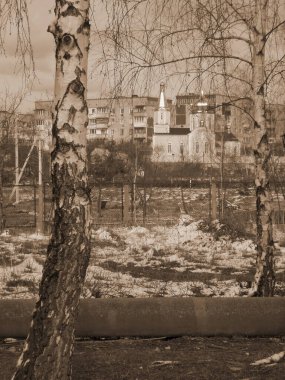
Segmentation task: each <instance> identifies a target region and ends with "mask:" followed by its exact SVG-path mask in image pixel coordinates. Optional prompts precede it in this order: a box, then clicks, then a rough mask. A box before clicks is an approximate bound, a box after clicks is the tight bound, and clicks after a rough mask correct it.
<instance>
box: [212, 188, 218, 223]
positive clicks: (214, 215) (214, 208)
mask: <svg viewBox="0 0 285 380" xmlns="http://www.w3.org/2000/svg"><path fill="white" fill-rule="evenodd" d="M216 219H217V185H216V182H215V181H212V182H211V221H213V220H216Z"/></svg>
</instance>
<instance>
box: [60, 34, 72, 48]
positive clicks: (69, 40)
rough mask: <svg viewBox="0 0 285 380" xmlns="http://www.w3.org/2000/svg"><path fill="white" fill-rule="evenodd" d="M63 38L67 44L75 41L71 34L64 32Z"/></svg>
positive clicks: (63, 41) (64, 43)
mask: <svg viewBox="0 0 285 380" xmlns="http://www.w3.org/2000/svg"><path fill="white" fill-rule="evenodd" d="M61 40H62V43H63V45H65V46H70V45H71V44H72V43H73V42H74V38H73V37H72V36H71V35H70V34H64V35H63V36H62V39H61Z"/></svg>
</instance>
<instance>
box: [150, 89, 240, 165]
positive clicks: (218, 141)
mask: <svg viewBox="0 0 285 380" xmlns="http://www.w3.org/2000/svg"><path fill="white" fill-rule="evenodd" d="M187 112H188V115H187V119H186V120H187V121H185V123H181V125H179V124H177V122H176V124H175V126H174V127H172V126H171V115H170V110H169V109H168V108H167V107H166V98H165V85H164V83H161V85H160V96H159V107H158V109H157V110H156V111H155V113H154V135H153V156H152V160H153V161H156V162H193V163H203V164H206V165H211V164H213V163H215V162H216V161H218V160H219V156H221V149H224V153H225V152H227V153H230V154H235V155H236V156H238V155H240V142H239V141H238V139H237V138H236V137H235V136H234V135H233V134H232V133H230V130H229V129H230V122H229V119H228V118H226V119H225V131H224V132H220V133H219V135H218V134H217V133H215V111H213V109H211V108H210V107H209V105H208V102H207V100H206V98H205V96H204V94H203V91H201V94H200V96H199V98H198V99H196V101H194V102H193V103H191V104H190V105H189V107H187ZM177 120H179V119H177V118H176V121H177Z"/></svg>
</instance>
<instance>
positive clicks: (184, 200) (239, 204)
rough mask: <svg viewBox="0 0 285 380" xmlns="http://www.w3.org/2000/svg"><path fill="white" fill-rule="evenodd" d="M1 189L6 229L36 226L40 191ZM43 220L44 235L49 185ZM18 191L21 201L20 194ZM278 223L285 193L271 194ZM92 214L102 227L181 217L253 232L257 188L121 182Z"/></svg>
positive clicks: (102, 193)
mask: <svg viewBox="0 0 285 380" xmlns="http://www.w3.org/2000/svg"><path fill="white" fill-rule="evenodd" d="M17 189H18V190H16V188H15V187H14V186H4V187H3V219H4V227H5V228H7V229H12V228H30V229H35V228H36V227H37V220H38V219H39V212H41V207H40V206H39V192H40V190H41V188H39V187H37V186H36V185H19V186H18V187H17ZM42 191H43V207H42V210H43V216H42V219H43V221H44V226H45V231H48V230H49V228H50V225H51V223H52V206H51V198H52V196H51V193H52V192H51V184H50V183H45V184H44V186H43V187H42ZM17 192H18V196H17V197H18V202H15V200H16V193H17ZM272 196H273V201H274V202H273V205H274V214H273V222H274V223H275V224H280V225H284V224H285V200H284V194H283V192H281V191H278V189H276V188H273V189H272ZM91 199H92V206H91V215H92V223H93V225H94V226H100V225H122V224H125V225H131V224H134V225H173V224H176V223H177V222H178V220H179V217H180V216H181V214H188V215H190V216H191V217H192V218H193V219H194V220H201V219H202V220H206V221H210V220H214V219H218V220H220V221H222V222H224V223H226V224H229V225H232V226H233V228H241V227H242V228H244V229H245V230H247V231H248V232H254V229H255V218H256V216H255V189H254V184H253V183H249V182H224V183H222V184H221V183H220V182H219V183H214V182H213V181H211V180H208V181H194V180H191V179H183V180H177V181H173V180H172V181H169V182H168V183H158V182H156V181H151V182H150V181H149V182H144V181H141V182H138V183H136V184H134V183H122V182H117V183H114V182H104V183H103V182H101V183H96V184H93V186H92V190H91Z"/></svg>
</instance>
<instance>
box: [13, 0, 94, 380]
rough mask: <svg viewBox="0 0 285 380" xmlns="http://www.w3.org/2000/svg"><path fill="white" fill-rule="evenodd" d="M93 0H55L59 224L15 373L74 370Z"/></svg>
mask: <svg viewBox="0 0 285 380" xmlns="http://www.w3.org/2000/svg"><path fill="white" fill-rule="evenodd" d="M88 11H89V0H79V1H76V0H69V1H66V0H56V7H55V16H56V19H55V23H54V24H53V25H52V26H50V27H49V31H50V32H51V33H53V35H54V38H55V42H56V80H55V113H54V117H53V138H54V150H53V152H52V182H53V206H54V225H53V230H52V236H51V240H50V243H49V246H48V251H47V259H46V262H45V265H44V270H43V277H42V281H41V284H40V298H39V301H38V302H37V304H36V309H35V312H34V315H33V321H32V324H31V328H30V332H29V335H28V338H27V340H26V343H25V346H24V350H23V353H22V355H21V357H20V359H19V363H18V367H17V371H16V373H15V375H14V379H17V380H25V379H29V380H33V379H36V380H55V379H57V380H65V379H70V378H71V365H70V362H71V360H70V358H71V355H72V351H73V344H74V320H75V317H76V313H77V307H78V302H79V297H80V292H81V287H82V284H83V282H84V278H85V274H86V269H87V266H88V261H89V255H90V216H89V214H90V197H89V188H88V183H87V162H86V161H87V159H86V157H87V155H86V127H87V124H88V112H87V111H88V110H87V104H86V100H85V96H86V86H87V76H86V74H87V56H88V49H89V35H90V26H89V18H88Z"/></svg>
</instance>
